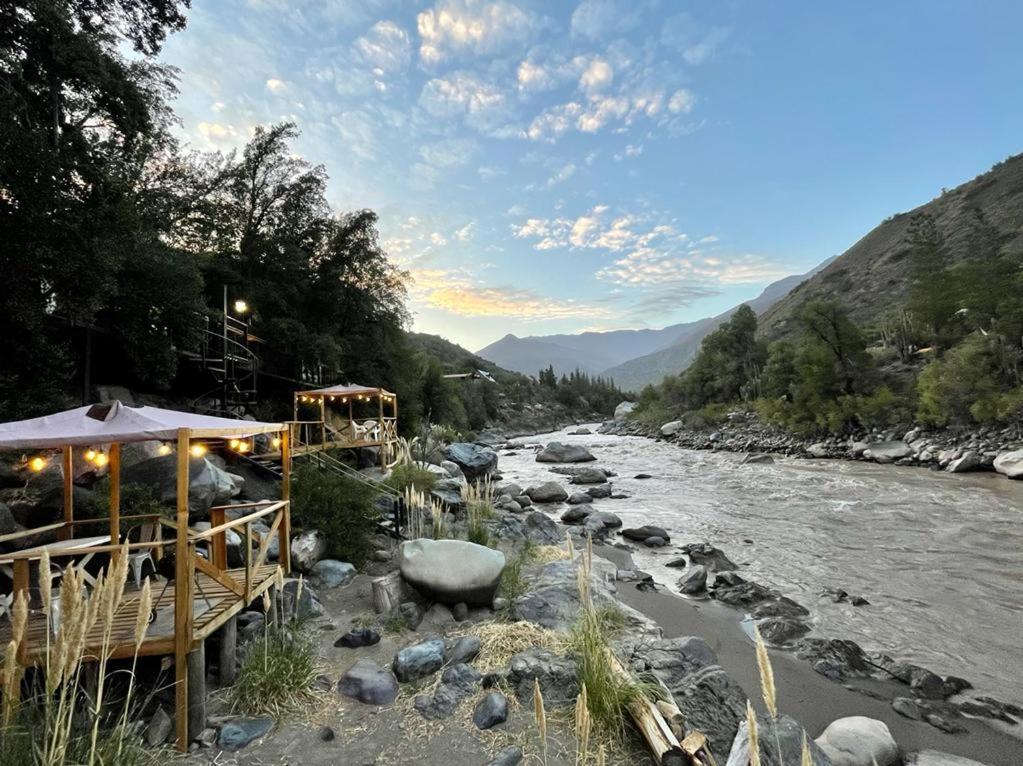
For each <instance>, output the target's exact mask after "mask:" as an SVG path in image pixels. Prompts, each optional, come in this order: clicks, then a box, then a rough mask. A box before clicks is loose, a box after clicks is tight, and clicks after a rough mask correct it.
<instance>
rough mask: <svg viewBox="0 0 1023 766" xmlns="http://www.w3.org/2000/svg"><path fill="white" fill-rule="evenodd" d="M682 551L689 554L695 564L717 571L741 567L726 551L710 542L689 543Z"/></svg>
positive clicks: (728, 570) (729, 570) (727, 570)
mask: <svg viewBox="0 0 1023 766" xmlns="http://www.w3.org/2000/svg"><path fill="white" fill-rule="evenodd" d="M682 552H683V553H685V554H687V555H688V556H689V560H690V561H692V562H693V563H694V564H702V565H703V566H705V567H707V568H708V569H713V570H714V571H715V572H731V571H734V570H736V569H738V568H739V567H738V566H737V565H736V564H735V562H734V561H732V560H731V559H730V558H728V556H726V555H725V552H724V551H722V550H721V549H720V548H715V547H714V546H713V545H711V544H710V543H689V544H688V545H683V546H682Z"/></svg>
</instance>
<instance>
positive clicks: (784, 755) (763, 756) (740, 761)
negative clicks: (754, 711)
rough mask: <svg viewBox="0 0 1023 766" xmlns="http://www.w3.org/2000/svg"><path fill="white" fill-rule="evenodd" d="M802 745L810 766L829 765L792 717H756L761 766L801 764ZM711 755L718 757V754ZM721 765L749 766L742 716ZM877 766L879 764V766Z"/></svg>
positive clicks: (826, 757) (746, 735) (744, 725)
mask: <svg viewBox="0 0 1023 766" xmlns="http://www.w3.org/2000/svg"><path fill="white" fill-rule="evenodd" d="M804 742H806V747H807V749H808V750H809V751H810V763H811V764H813V766H832V763H831V760H830V759H829V758H828V756H827V754H826V753H825V752H824V751H823V750H822V749H821V748H820V747H819V746H818V745H817V743H816V742H814V741H813V740H812V739H810V736H809V735H808V734H807V733H806V730H805V729H803V727H802V726H800V725H799V722H798V721H796V720H795V719H794V718H790V717H789V716H787V715H780V716H778V717H777V718H765V717H763V716H757V743H758V745H759V747H758V749H759V750H760V764H761V766H792V764H797V763H801V762H802V754H803V743H804ZM779 750H780V751H781V752H779ZM712 752H713V750H712ZM714 755H715V756H717V753H715V754H714ZM718 761H719V762H724V761H722V759H721V758H718ZM724 763H725V766H748V764H749V763H750V741H749V728H748V726H747V725H746V718H745V716H743V719H742V721H741V723H740V724H739V727H738V731H737V732H736V734H735V740H734V741H733V742H732V749H731V751H730V752H729V753H728V760H727V762H724ZM878 766H881V764H880V763H878Z"/></svg>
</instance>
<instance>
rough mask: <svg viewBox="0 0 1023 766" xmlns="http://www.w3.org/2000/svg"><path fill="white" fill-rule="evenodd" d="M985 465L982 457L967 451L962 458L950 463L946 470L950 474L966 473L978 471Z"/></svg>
mask: <svg viewBox="0 0 1023 766" xmlns="http://www.w3.org/2000/svg"><path fill="white" fill-rule="evenodd" d="M983 465H984V461H983V460H982V459H981V456H980V455H978V454H977V453H976V452H972V451H970V450H967V451H966V452H964V453H963V456H962V457H960V458H957V459H955V460H951V461H949V464H948V466H947V467H946V468H945V470H946V471H948V472H949V473H966V472H967V471H976V470H977V469H978V468H981V467H982V466H983Z"/></svg>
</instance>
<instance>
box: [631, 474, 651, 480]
mask: <svg viewBox="0 0 1023 766" xmlns="http://www.w3.org/2000/svg"><path fill="white" fill-rule="evenodd" d="M632 478H633V479H652V478H654V477H653V476H652V475H651V474H649V473H637V474H636V475H635V476H633V477H632Z"/></svg>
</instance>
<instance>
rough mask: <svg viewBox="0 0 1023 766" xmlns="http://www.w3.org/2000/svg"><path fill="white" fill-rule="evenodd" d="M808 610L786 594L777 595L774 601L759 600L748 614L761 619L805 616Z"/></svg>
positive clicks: (808, 612)
mask: <svg viewBox="0 0 1023 766" xmlns="http://www.w3.org/2000/svg"><path fill="white" fill-rule="evenodd" d="M809 614H810V611H809V610H808V609H807V608H806V607H805V606H802V605H801V604H797V603H796V602H795V601H793V600H792V599H790V598H788V597H786V596H779V597H778V598H777V600H774V601H761V602H760V603H759V604H757V605H756V606H754V607H753V611H751V612H750V615H751V616H752V617H753V619H754V620H762V619H764V618H765V617H793V618H799V617H806V616H808V615H809Z"/></svg>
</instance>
